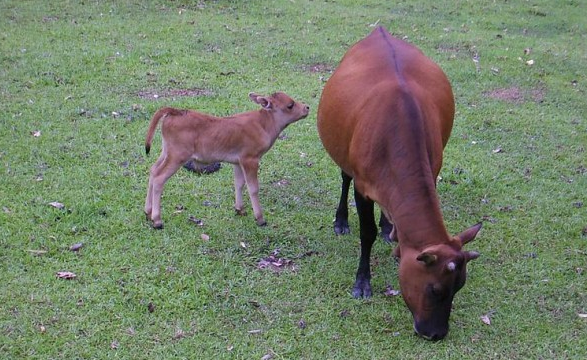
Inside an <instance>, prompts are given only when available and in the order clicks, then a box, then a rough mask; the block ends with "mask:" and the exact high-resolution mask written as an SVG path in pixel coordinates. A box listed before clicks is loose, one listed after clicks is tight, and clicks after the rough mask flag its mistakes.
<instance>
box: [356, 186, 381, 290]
mask: <svg viewBox="0 0 587 360" xmlns="http://www.w3.org/2000/svg"><path fill="white" fill-rule="evenodd" d="M355 202H356V203H357V213H358V214H359V228H360V233H361V257H360V259H359V268H358V269H357V277H356V281H355V286H354V287H353V296H354V297H355V298H360V297H364V298H368V297H371V295H372V291H371V265H370V259H371V248H372V247H373V243H374V242H375V239H376V238H377V225H376V224H375V215H374V211H373V210H374V204H373V201H372V200H369V199H366V198H365V197H363V195H361V194H360V193H359V192H358V191H357V189H356V188H355Z"/></svg>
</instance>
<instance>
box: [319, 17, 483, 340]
mask: <svg viewBox="0 0 587 360" xmlns="http://www.w3.org/2000/svg"><path fill="white" fill-rule="evenodd" d="M454 112H455V108H454V98H453V93H452V89H451V86H450V83H449V81H448V79H447V78H446V76H445V74H444V73H443V72H442V70H441V69H440V68H439V67H438V66H437V65H436V64H434V63H433V62H432V61H431V60H429V59H428V58H427V57H426V56H425V55H424V54H422V52H421V51H420V50H418V49H417V48H416V47H414V46H412V45H410V44H408V43H406V42H404V41H402V40H399V39H396V38H394V37H392V36H391V35H390V34H389V33H388V32H387V30H385V29H384V28H382V27H379V28H376V29H375V30H374V31H373V32H372V33H371V34H370V35H369V36H367V37H366V38H365V39H363V40H361V41H359V42H358V43H357V44H355V45H354V46H353V47H352V48H351V49H350V50H349V51H348V52H347V53H346V54H345V56H344V57H343V59H342V61H341V63H340V65H339V66H338V68H337V69H336V71H335V72H334V74H333V75H332V77H331V78H330V79H329V80H328V82H327V84H326V85H325V88H324V91H323V93H322V98H321V100H320V106H319V108H318V130H319V133H320V138H321V140H322V142H323V144H324V147H325V148H326V150H327V151H328V153H329V154H330V156H331V157H332V158H333V160H334V161H335V162H336V163H337V164H338V165H339V166H340V168H341V169H342V171H343V173H344V175H348V176H350V177H351V178H353V179H354V182H355V198H356V203H357V211H358V212H359V220H360V227H361V259H360V262H359V269H358V270H357V278H356V282H355V287H354V290H353V294H354V295H355V296H357V297H360V296H365V297H368V296H370V295H371V284H370V278H371V274H370V259H369V257H370V252H371V246H372V244H373V241H374V238H375V237H376V233H377V229H376V225H375V221H374V219H373V204H374V202H375V203H377V204H379V206H380V207H381V210H382V212H383V213H384V214H385V215H386V218H387V219H389V220H390V221H393V225H394V229H393V231H392V235H391V236H392V237H397V240H398V248H397V251H396V254H397V255H398V256H399V255H401V258H400V270H399V281H400V287H401V291H402V295H403V297H404V300H405V301H406V304H407V305H408V307H409V308H410V310H411V312H412V314H413V316H414V329H415V330H416V332H418V333H419V334H420V335H422V336H424V337H426V338H429V339H440V338H443V337H444V336H445V335H446V333H447V332H448V318H449V314H450V309H451V302H452V298H453V296H454V294H455V293H456V292H457V291H458V290H459V289H460V287H462V285H463V284H464V279H465V276H466V274H465V264H466V262H467V261H468V260H471V259H474V258H475V257H477V256H478V254H477V253H474V252H466V251H462V250H461V247H462V246H463V244H464V243H466V242H468V241H470V240H472V239H473V238H474V237H475V235H476V234H477V232H478V231H479V229H480V227H481V225H476V226H473V227H471V228H470V229H468V230H466V231H465V232H463V233H462V234H461V235H459V236H456V237H451V236H450V235H449V234H448V232H447V230H446V228H445V225H444V221H443V218H442V212H441V209H440V202H439V199H438V197H437V194H436V185H435V180H436V177H437V175H438V173H439V171H440V168H441V166H442V152H443V148H444V146H445V145H446V143H447V141H448V139H449V136H450V132H451V129H452V125H453V118H454ZM343 179H344V176H343ZM347 186H348V183H347ZM344 200H345V199H344V196H343V200H341V206H344V204H343V203H342V201H344ZM339 209H340V207H339ZM339 212H340V211H339ZM340 213H344V211H342V212H340ZM345 220H346V219H345ZM341 233H342V231H341ZM432 289H435V291H436V292H438V293H442V297H440V296H438V297H435V296H436V295H435V294H434V291H433V290H432ZM441 298H442V300H440V299H441Z"/></svg>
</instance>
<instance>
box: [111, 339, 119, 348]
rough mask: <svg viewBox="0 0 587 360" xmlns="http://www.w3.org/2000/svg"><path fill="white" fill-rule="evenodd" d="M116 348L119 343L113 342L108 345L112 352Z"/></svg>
mask: <svg viewBox="0 0 587 360" xmlns="http://www.w3.org/2000/svg"><path fill="white" fill-rule="evenodd" d="M118 346H119V343H118V341H116V340H114V341H113V342H111V343H110V349H112V350H116V349H118Z"/></svg>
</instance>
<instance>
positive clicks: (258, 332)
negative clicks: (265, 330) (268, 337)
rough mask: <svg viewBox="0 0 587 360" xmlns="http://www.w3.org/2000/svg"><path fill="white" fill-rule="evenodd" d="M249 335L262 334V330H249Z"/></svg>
mask: <svg viewBox="0 0 587 360" xmlns="http://www.w3.org/2000/svg"><path fill="white" fill-rule="evenodd" d="M248 333H249V334H260V333H261V329H255V330H249V331H248Z"/></svg>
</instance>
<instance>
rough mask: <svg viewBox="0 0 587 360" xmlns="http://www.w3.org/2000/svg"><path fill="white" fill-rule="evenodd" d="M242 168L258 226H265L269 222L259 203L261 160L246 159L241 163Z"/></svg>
mask: <svg viewBox="0 0 587 360" xmlns="http://www.w3.org/2000/svg"><path fill="white" fill-rule="evenodd" d="M241 168H242V171H243V173H244V175H245V180H246V182H247V189H248V190H249V197H250V199H251V205H252V206H253V214H254V215H255V220H256V221H257V225H259V226H265V225H267V222H266V221H265V219H264V218H263V209H261V203H260V202H259V180H258V179H257V173H258V171H259V160H258V159H253V158H252V159H245V160H244V161H242V162H241Z"/></svg>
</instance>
